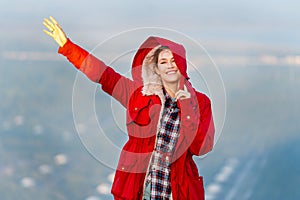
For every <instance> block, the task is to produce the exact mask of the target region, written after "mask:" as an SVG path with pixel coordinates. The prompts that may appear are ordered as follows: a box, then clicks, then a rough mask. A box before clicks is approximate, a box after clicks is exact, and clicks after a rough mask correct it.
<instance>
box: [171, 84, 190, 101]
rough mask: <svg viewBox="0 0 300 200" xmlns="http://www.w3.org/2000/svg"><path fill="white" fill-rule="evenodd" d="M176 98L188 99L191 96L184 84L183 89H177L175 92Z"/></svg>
mask: <svg viewBox="0 0 300 200" xmlns="http://www.w3.org/2000/svg"><path fill="white" fill-rule="evenodd" d="M175 98H176V100H178V99H188V98H191V94H190V93H189V92H188V90H187V88H186V86H184V87H183V90H178V91H177V92H176V94H175Z"/></svg>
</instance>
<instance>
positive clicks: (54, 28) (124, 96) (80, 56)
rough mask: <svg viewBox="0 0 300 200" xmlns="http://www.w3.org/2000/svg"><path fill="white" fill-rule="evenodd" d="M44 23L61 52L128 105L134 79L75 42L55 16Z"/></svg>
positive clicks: (109, 92) (113, 95)
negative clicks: (123, 74)
mask: <svg viewBox="0 0 300 200" xmlns="http://www.w3.org/2000/svg"><path fill="white" fill-rule="evenodd" d="M43 24H44V26H45V27H46V28H47V30H44V32H45V33H46V34H47V35H49V36H50V37H52V38H53V39H54V41H55V42H56V43H57V44H58V45H59V46H60V48H59V49H58V52H59V53H60V54H62V55H64V56H66V57H67V59H68V60H69V61H70V62H71V63H72V64H73V65H74V66H75V67H76V68H77V69H79V70H80V71H82V72H83V73H84V74H85V75H86V76H87V77H88V78H89V79H90V80H91V81H93V82H97V83H99V84H101V85H102V89H103V90H104V91H105V92H106V93H108V94H109V95H111V96H112V97H114V98H116V99H117V100H118V101H119V102H120V103H121V104H122V105H123V106H124V107H127V104H128V101H129V98H130V96H131V94H132V93H133V91H134V90H135V85H134V82H133V81H132V80H130V79H128V78H126V77H124V76H122V75H120V74H119V73H117V72H115V71H114V70H113V69H112V68H111V67H109V66H106V65H105V63H104V62H102V61H101V60H99V59H98V58H96V57H95V56H93V55H92V54H90V53H89V52H87V51H86V50H84V49H82V48H81V47H80V46H78V45H76V44H74V43H73V42H72V41H71V40H70V39H69V38H67V36H66V34H65V33H64V31H63V30H62V28H61V27H60V25H59V24H58V23H57V21H56V20H55V19H54V18H53V17H50V18H49V19H46V18H45V19H44V22H43Z"/></svg>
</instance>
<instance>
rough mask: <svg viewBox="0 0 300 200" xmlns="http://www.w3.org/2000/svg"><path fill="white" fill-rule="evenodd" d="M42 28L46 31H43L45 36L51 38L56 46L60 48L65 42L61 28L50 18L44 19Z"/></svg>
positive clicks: (65, 37) (64, 35) (65, 38)
mask: <svg viewBox="0 0 300 200" xmlns="http://www.w3.org/2000/svg"><path fill="white" fill-rule="evenodd" d="M43 24H44V26H45V27H46V28H47V30H43V31H44V32H45V33H46V34H47V35H49V36H50V37H52V38H53V39H54V41H55V42H57V44H58V45H59V46H60V47H62V46H64V44H65V43H66V42H67V36H66V34H65V33H64V31H63V30H62V28H61V27H60V26H59V24H58V23H57V21H56V20H55V19H54V18H53V17H52V16H50V20H49V19H46V18H44V22H43Z"/></svg>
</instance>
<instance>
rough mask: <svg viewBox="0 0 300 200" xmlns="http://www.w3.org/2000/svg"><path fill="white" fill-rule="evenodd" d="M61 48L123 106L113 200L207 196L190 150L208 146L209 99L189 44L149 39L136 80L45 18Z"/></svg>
mask: <svg viewBox="0 0 300 200" xmlns="http://www.w3.org/2000/svg"><path fill="white" fill-rule="evenodd" d="M44 25H45V27H46V28H47V29H48V30H44V32H45V33H46V34H48V35H49V36H50V37H52V38H53V39H54V40H55V41H56V42H57V43H58V44H59V46H60V47H59V50H58V52H59V53H60V54H62V55H64V56H66V57H67V59H68V60H69V61H70V62H71V63H72V64H73V65H74V66H75V67H76V68H77V69H79V70H80V71H82V72H83V73H84V74H85V75H86V76H87V77H88V78H89V79H90V80H92V81H94V82H97V83H99V84H101V86H102V89H103V90H104V91H105V92H107V93H108V94H109V95H111V96H112V97H114V98H115V99H117V100H118V101H119V102H120V103H121V104H122V105H123V106H124V107H125V108H126V126H127V132H128V137H129V139H128V141H127V143H126V144H125V145H124V147H123V149H122V152H121V155H120V160H119V163H118V167H117V169H116V175H115V178H114V183H113V186H112V194H113V195H114V199H117V200H118V199H128V200H129V199H130V200H141V199H146V200H148V199H173V200H183V199H193V200H195V199H196V200H200V199H204V187H203V180H202V177H201V176H199V173H198V169H197V166H196V164H195V162H194V161H193V159H192V156H193V155H203V154H206V153H207V152H209V151H211V150H212V148H213V143H214V124H213V119H212V112H211V104H210V100H209V98H208V97H207V96H205V95H204V94H202V93H200V92H197V91H196V90H195V89H194V88H193V87H192V85H191V83H190V82H189V81H188V79H189V77H188V75H187V63H186V58H185V49H184V47H183V46H182V45H180V44H177V43H175V42H172V41H170V40H167V39H164V38H159V37H153V36H152V37H149V38H148V39H147V40H146V41H145V42H144V43H143V44H142V45H141V46H140V48H139V49H138V51H137V52H136V54H135V56H134V59H133V63H132V80H130V79H128V78H126V77H124V76H122V75H120V74H118V73H117V72H115V71H114V70H113V69H112V68H111V67H109V66H106V65H105V64H104V63H103V62H102V61H100V60H99V59H97V58H96V57H94V56H93V55H91V54H89V53H88V52H87V51H85V50H84V49H82V48H81V47H79V46H78V45H76V44H74V43H73V42H72V41H71V40H70V39H69V38H67V37H66V35H65V33H64V32H63V30H62V29H61V28H60V26H59V25H58V23H57V22H56V21H55V20H54V19H53V18H52V17H50V19H44Z"/></svg>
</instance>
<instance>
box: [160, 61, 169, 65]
mask: <svg viewBox="0 0 300 200" xmlns="http://www.w3.org/2000/svg"><path fill="white" fill-rule="evenodd" d="M166 63H167V62H166V61H162V62H160V63H159V64H162V65H163V64H166Z"/></svg>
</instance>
